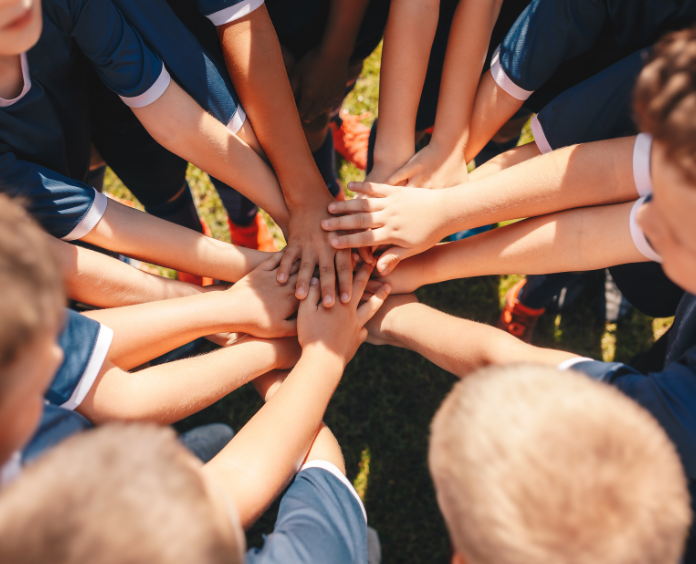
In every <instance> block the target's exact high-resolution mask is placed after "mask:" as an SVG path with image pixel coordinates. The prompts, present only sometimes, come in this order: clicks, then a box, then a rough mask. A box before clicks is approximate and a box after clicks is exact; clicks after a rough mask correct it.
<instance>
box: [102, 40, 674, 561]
mask: <svg viewBox="0 0 696 564" xmlns="http://www.w3.org/2000/svg"><path fill="white" fill-rule="evenodd" d="M379 70H380V50H379V49H378V50H377V51H376V52H375V53H374V54H373V55H372V57H370V58H369V59H368V60H367V62H366V64H365V69H364V72H363V75H362V77H361V78H360V80H359V82H358V85H357V87H356V88H355V90H354V91H353V92H352V93H351V94H350V96H349V97H348V98H347V100H346V101H345V104H344V107H345V108H347V109H348V110H349V111H350V112H351V113H352V114H361V113H363V112H365V111H370V112H372V115H371V117H370V118H369V119H367V120H366V123H369V122H370V121H371V120H372V119H374V118H375V117H376V115H377V100H378V96H379V88H378V81H379ZM527 138H528V139H529V140H531V137H530V134H529V132H527ZM339 166H340V168H339V170H340V178H341V180H342V181H343V182H347V181H350V180H357V179H362V178H363V176H364V175H363V174H362V173H361V172H360V171H358V170H357V169H355V168H354V167H352V166H350V165H348V164H347V163H345V162H342V161H341V162H340V164H339ZM189 180H190V182H191V185H192V188H193V190H194V195H195V198H196V202H197V204H198V207H199V211H200V214H201V215H202V216H203V217H204V218H205V219H206V220H207V221H208V223H209V224H210V226H211V228H212V231H213V234H214V236H215V237H217V238H220V239H222V240H225V241H229V232H228V230H227V226H226V222H225V216H224V212H223V210H222V206H221V203H220V200H219V198H218V196H217V193H216V192H215V189H214V188H213V187H212V185H211V184H210V182H209V180H208V178H207V176H206V175H205V174H203V173H201V172H200V171H198V170H196V169H194V168H191V169H190V170H189ZM107 189H108V190H109V191H111V192H113V193H115V194H117V195H119V196H120V197H127V198H132V196H130V195H129V193H128V192H127V190H126V189H125V188H124V187H123V186H122V185H121V184H120V183H119V181H118V179H117V178H115V177H114V176H113V174H111V173H110V174H109V175H108V177H107ZM162 272H163V273H164V274H165V275H172V273H170V272H169V271H166V270H162ZM518 279H519V276H503V277H498V276H495V277H485V278H474V279H468V280H458V281H454V282H447V283H443V284H438V285H434V286H430V287H426V288H423V289H421V290H420V291H419V292H418V297H419V299H420V300H421V301H422V302H424V303H426V304H428V305H430V306H432V307H435V308H438V309H440V310H443V311H446V312H448V313H451V314H453V315H457V316H461V317H466V318H470V319H475V320H477V321H482V322H485V323H495V321H496V319H497V317H498V314H499V311H500V307H501V303H502V300H503V296H504V295H505V292H506V290H507V289H508V288H509V287H510V286H511V285H512V284H513V283H514V282H515V281H516V280H518ZM670 323H671V320H669V319H657V320H654V319H652V318H649V317H646V316H644V315H642V314H640V313H638V312H636V311H634V312H633V313H632V314H631V315H630V316H629V318H628V319H627V320H625V321H622V322H620V323H617V324H605V323H604V322H603V321H599V320H598V319H597V317H596V315H595V314H594V312H593V309H592V297H591V296H589V295H588V296H584V297H582V298H581V299H580V300H579V302H578V303H577V304H576V305H575V306H573V307H572V308H571V309H570V310H569V311H568V312H565V313H563V314H562V315H555V314H547V315H545V316H543V317H542V318H541V320H540V322H539V325H538V326H537V331H536V334H535V340H534V342H535V344H537V345H540V346H546V347H553V348H560V349H566V350H570V351H573V352H576V353H578V354H582V355H587V356H591V357H594V358H598V359H599V358H603V359H604V360H607V361H609V360H617V361H628V360H630V359H631V358H632V357H633V356H634V355H635V354H636V353H638V352H639V351H641V350H645V349H647V348H648V347H649V346H650V345H651V344H652V343H653V341H654V339H655V338H656V336H659V335H660V334H661V333H662V332H663V331H665V330H666V329H667V328H668V327H669V324H670ZM465 346H466V343H462V347H465ZM454 381H455V378H454V376H452V375H451V374H449V373H447V372H445V371H443V370H440V369H439V368H437V367H435V366H434V365H432V364H430V363H429V362H427V361H426V360H424V359H423V358H421V357H419V356H418V355H417V354H414V353H411V352H408V351H403V350H400V349H393V348H388V347H373V346H371V345H364V346H363V347H362V348H361V349H360V350H359V351H358V354H357V355H356V357H355V359H354V360H353V361H352V362H351V363H350V365H349V366H348V368H347V370H346V373H345V375H344V377H343V381H342V382H341V384H340V386H339V388H338V390H337V392H336V394H335V396H334V398H333V400H332V401H331V404H330V405H329V408H328V411H327V413H326V418H325V422H326V423H327V425H328V426H329V427H330V428H331V429H332V430H333V432H334V433H335V435H336V437H337V438H338V440H339V442H340V443H341V446H342V447H343V449H344V454H345V458H346V467H347V469H348V477H349V479H350V480H351V481H353V483H354V484H355V485H356V488H357V489H358V492H359V493H360V495H361V496H362V498H363V500H364V501H365V505H366V508H367V513H368V516H369V522H370V525H371V526H373V527H375V528H376V529H377V531H378V532H379V535H380V537H381V541H382V550H383V562H385V563H386V564H391V563H400V564H405V563H425V562H427V563H435V562H442V563H444V562H445V561H446V555H447V549H448V546H449V542H448V539H447V533H446V530H445V527H444V524H443V522H442V518H441V517H440V514H439V512H438V510H437V506H436V502H435V497H434V492H433V488H432V485H431V482H430V477H429V475H428V469H427V463H426V454H427V445H428V430H429V425H430V420H431V418H432V416H433V414H434V413H435V411H436V409H437V407H438V405H439V404H440V402H441V401H442V399H443V398H444V397H445V395H446V394H447V392H448V391H449V389H450V388H451V386H452V384H453V383H454ZM260 407H261V401H260V400H259V398H258V397H257V395H256V393H255V391H254V389H253V388H252V387H251V386H249V385H248V386H245V387H244V388H242V389H240V390H238V391H236V392H234V393H233V394H231V395H230V396H228V397H227V398H225V399H223V400H221V401H219V402H218V403H216V404H215V405H213V406H211V407H210V408H208V409H206V410H204V411H203V412H201V413H199V414H197V415H195V416H193V417H190V418H189V419H187V420H185V421H183V422H181V423H180V424H179V425H178V427H179V428H180V429H181V430H185V429H188V428H190V427H192V426H194V425H200V424H204V423H210V422H217V421H219V422H226V423H229V424H230V425H231V426H232V427H233V428H234V429H239V428H240V427H242V426H243V425H244V424H245V423H246V422H247V421H248V420H249V419H250V418H251V416H252V415H253V414H254V413H255V412H256V411H257V410H258V409H259V408H260ZM298 416H301V414H298ZM274 511H275V507H274V508H272V509H271V510H270V511H269V512H268V513H267V514H266V515H265V516H264V517H263V518H262V519H261V520H260V521H259V522H258V523H257V524H256V525H255V526H254V527H253V528H252V529H251V530H250V531H249V534H248V539H249V543H250V545H251V546H258V545H259V544H260V543H261V542H262V540H261V534H262V533H267V532H270V531H271V530H272V527H273V522H274Z"/></svg>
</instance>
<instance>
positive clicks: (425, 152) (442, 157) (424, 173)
mask: <svg viewBox="0 0 696 564" xmlns="http://www.w3.org/2000/svg"><path fill="white" fill-rule="evenodd" d="M468 180H469V172H468V169H467V166H466V159H465V158H464V151H463V150H459V149H458V148H455V149H454V150H445V149H441V148H439V147H438V145H437V143H436V142H435V141H431V142H430V144H429V145H427V146H426V147H424V148H423V149H421V150H420V151H418V152H417V153H416V154H415V155H414V156H413V158H411V160H409V161H408V162H407V163H406V164H405V165H404V166H403V167H401V168H400V169H399V170H397V171H396V172H395V173H394V174H392V175H391V176H389V178H388V179H387V180H386V181H385V184H391V185H392V186H415V187H418V188H450V187H452V186H458V185H459V184H464V183H465V182H468Z"/></svg>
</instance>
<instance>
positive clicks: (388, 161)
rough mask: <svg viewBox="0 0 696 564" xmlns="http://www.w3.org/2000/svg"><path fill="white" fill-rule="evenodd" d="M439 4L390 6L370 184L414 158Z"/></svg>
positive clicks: (402, 0)
mask: <svg viewBox="0 0 696 564" xmlns="http://www.w3.org/2000/svg"><path fill="white" fill-rule="evenodd" d="M439 5H440V2H439V0H418V1H413V0H397V1H395V2H392V4H391V7H390V10H389V20H388V21H387V28H386V30H385V32H384V47H383V50H382V69H381V73H380V80H379V89H380V96H379V127H378V129H377V140H376V143H375V166H374V169H373V170H372V172H371V173H370V175H369V180H370V181H372V182H385V181H386V180H387V179H388V178H389V177H390V176H391V175H392V174H393V173H394V172H396V171H397V170H398V169H399V168H401V167H402V166H403V165H404V164H406V162H407V161H408V160H409V159H410V158H411V157H412V156H413V153H414V147H415V145H416V138H415V131H416V113H417V111H418V103H419V101H420V96H421V90H422V89H423V83H424V82H425V75H426V72H427V69H428V58H429V56H430V50H431V48H432V45H433V39H434V38H435V31H436V29H437V21H438V7H439Z"/></svg>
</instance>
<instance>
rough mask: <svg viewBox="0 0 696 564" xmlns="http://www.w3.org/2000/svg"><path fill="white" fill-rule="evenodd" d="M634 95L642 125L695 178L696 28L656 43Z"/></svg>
mask: <svg viewBox="0 0 696 564" xmlns="http://www.w3.org/2000/svg"><path fill="white" fill-rule="evenodd" d="M634 97H635V103H634V106H635V114H636V121H637V122H638V126H639V128H640V129H641V130H642V131H645V132H646V133H650V134H652V135H653V137H655V139H656V140H658V141H660V142H661V143H662V144H663V145H664V146H665V149H666V155H667V157H668V158H669V159H670V160H672V161H673V162H674V163H675V164H677V165H678V166H679V167H680V168H681V169H682V171H683V173H684V174H685V176H686V177H687V178H690V179H691V180H696V159H694V155H696V27H694V28H691V29H686V30H683V31H676V32H673V33H670V34H669V35H666V36H665V37H664V38H663V39H662V40H661V41H660V42H659V43H658V44H657V45H656V46H655V48H654V50H653V53H652V55H651V56H650V59H649V60H648V62H647V63H646V65H645V67H644V68H643V71H642V72H641V74H640V76H639V78H638V81H637V83H636V88H635V94H634Z"/></svg>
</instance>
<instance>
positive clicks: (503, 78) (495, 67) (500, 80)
mask: <svg viewBox="0 0 696 564" xmlns="http://www.w3.org/2000/svg"><path fill="white" fill-rule="evenodd" d="M491 76H492V77H493V80H495V82H496V83H497V84H498V86H500V87H501V88H502V89H503V90H505V92H507V93H508V94H510V96H512V97H513V98H516V99H517V100H522V101H524V100H526V99H527V98H529V97H530V96H531V95H532V94H534V90H525V89H524V88H520V87H519V86H517V84H515V83H514V82H513V81H512V80H511V79H510V77H509V76H508V75H507V74H505V71H504V70H503V67H502V66H501V64H500V45H498V48H497V49H496V50H495V53H493V58H492V59H491Z"/></svg>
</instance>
